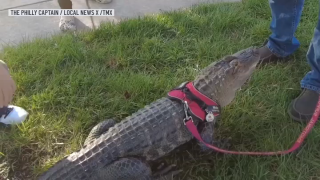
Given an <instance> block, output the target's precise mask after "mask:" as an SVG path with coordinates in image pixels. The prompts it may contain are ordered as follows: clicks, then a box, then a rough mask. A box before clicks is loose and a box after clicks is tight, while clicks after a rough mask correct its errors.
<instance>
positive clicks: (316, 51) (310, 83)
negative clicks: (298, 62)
mask: <svg viewBox="0 0 320 180" xmlns="http://www.w3.org/2000/svg"><path fill="white" fill-rule="evenodd" d="M307 60H308V63H309V65H310V66H311V71H310V72H308V73H307V74H306V76H305V77H304V78H303V79H302V81H301V87H302V88H306V89H310V90H313V91H317V92H318V93H320V12H319V16H318V25H317V27H316V28H315V30H314V35H313V38H312V40H311V43H310V46H309V50H308V53H307Z"/></svg>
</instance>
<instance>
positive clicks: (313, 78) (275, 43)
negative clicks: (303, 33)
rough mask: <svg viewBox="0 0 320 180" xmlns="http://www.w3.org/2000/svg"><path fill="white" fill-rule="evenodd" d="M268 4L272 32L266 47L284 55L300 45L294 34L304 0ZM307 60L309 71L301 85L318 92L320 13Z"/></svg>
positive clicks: (270, 1)
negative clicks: (270, 13)
mask: <svg viewBox="0 0 320 180" xmlns="http://www.w3.org/2000/svg"><path fill="white" fill-rule="evenodd" d="M319 3H320V2H319ZM269 4H270V7H271V12H272V21H271V25H270V29H271V31H272V34H271V35H270V36H269V41H268V44H267V47H268V48H269V49H270V51H272V52H273V53H274V54H276V55H277V56H280V57H285V56H288V55H290V54H292V53H293V52H294V51H296V50H297V49H298V48H299V46H300V43H299V41H298V39H297V38H295V37H294V34H295V32H296V30H297V27H298V25H299V22H300V18H301V14H302V10H303V5H304V0H269ZM307 60H308V63H309V65H310V66H311V71H310V72H308V73H307V74H306V76H305V77H304V78H303V79H302V80H301V83H300V84H301V87H302V88H306V89H310V90H313V91H317V92H318V93H320V13H319V15H318V22H317V27H316V28H315V30H314V35H313V38H312V40H311V43H310V46H309V50H308V53H307Z"/></svg>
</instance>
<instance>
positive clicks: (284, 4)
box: [267, 0, 304, 57]
mask: <svg viewBox="0 0 320 180" xmlns="http://www.w3.org/2000/svg"><path fill="white" fill-rule="evenodd" d="M269 4H270V7H271V13H272V21H271V24H270V29H271V31H272V34H271V35H270V36H269V41H268V44H267V47H268V48H269V49H270V51H271V52H273V53H274V54H276V55H278V56H281V57H286V56H288V55H290V54H292V53H293V52H294V51H295V50H297V49H298V48H299V46H300V43H299V41H298V39H296V38H295V37H294V34H295V32H296V30H297V27H298V25H299V22H300V18H301V14H302V10H303V5H304V0H269Z"/></svg>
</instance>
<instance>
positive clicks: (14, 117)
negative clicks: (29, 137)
mask: <svg viewBox="0 0 320 180" xmlns="http://www.w3.org/2000/svg"><path fill="white" fill-rule="evenodd" d="M28 115H29V113H28V112H27V111H26V110H24V109H23V108H21V107H18V106H13V105H9V106H8V113H6V114H4V115H2V116H1V118H0V123H4V124H20V123H22V122H23V121H24V120H26V118H27V116H28Z"/></svg>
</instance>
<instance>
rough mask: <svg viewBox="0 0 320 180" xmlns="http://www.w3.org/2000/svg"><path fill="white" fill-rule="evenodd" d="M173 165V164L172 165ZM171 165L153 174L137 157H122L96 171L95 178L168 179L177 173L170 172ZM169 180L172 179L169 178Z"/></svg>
mask: <svg viewBox="0 0 320 180" xmlns="http://www.w3.org/2000/svg"><path fill="white" fill-rule="evenodd" d="M172 167H173V166H172ZM170 169H171V168H170V167H167V168H164V170H159V173H156V174H155V175H152V170H151V168H150V166H149V165H148V164H147V163H145V162H143V161H141V160H139V159H137V158H120V159H119V160H117V161H115V162H113V163H112V164H110V165H109V166H106V167H105V168H104V169H99V171H98V172H96V173H94V176H95V177H94V178H92V179H97V180H98V179H99V180H105V179H108V180H167V179H168V176H169V175H170V176H172V175H175V174H176V173H175V174H173V173H170V172H169V171H170ZM168 180H171V178H170V179H168Z"/></svg>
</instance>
